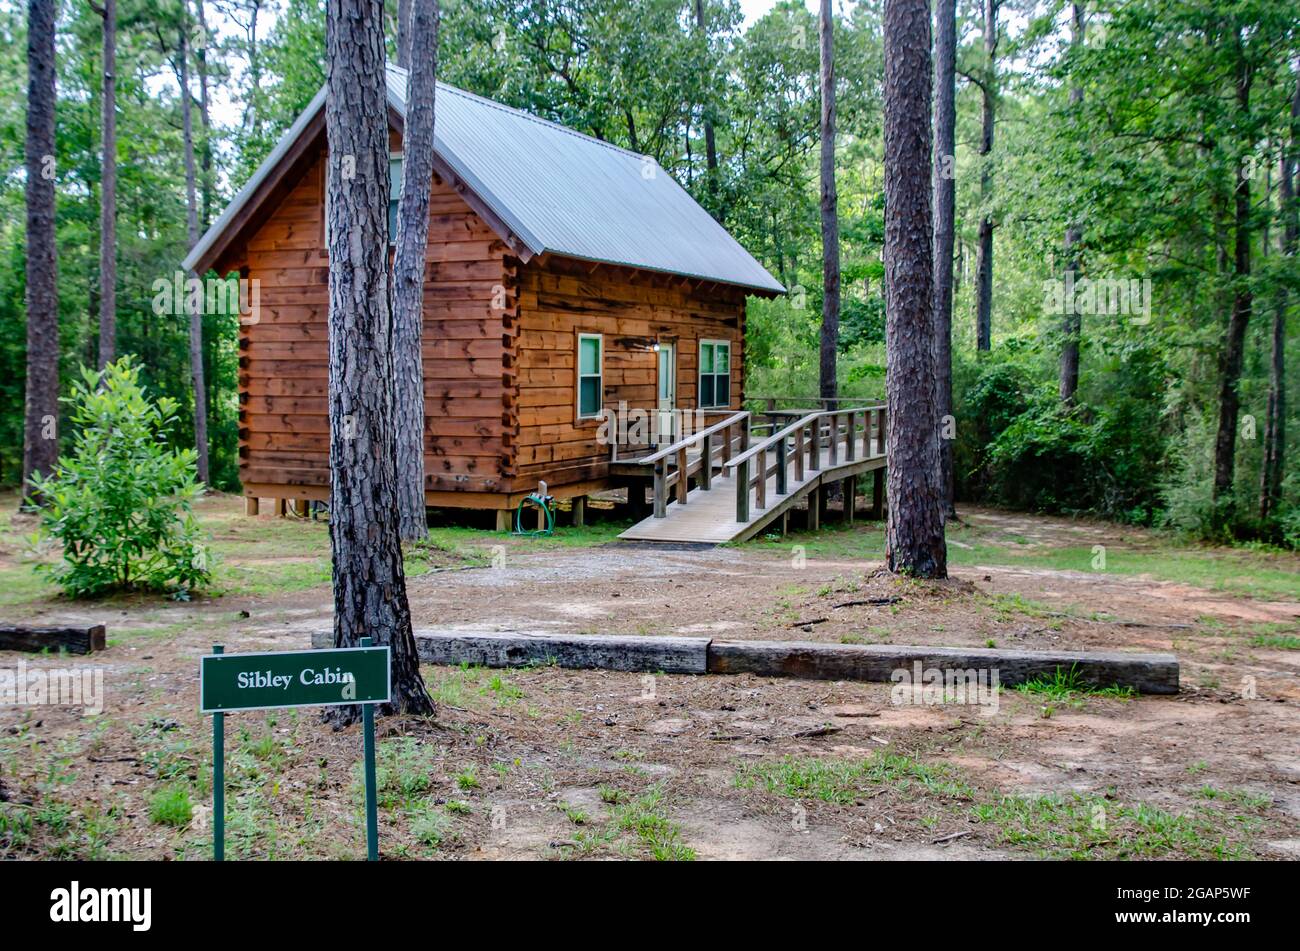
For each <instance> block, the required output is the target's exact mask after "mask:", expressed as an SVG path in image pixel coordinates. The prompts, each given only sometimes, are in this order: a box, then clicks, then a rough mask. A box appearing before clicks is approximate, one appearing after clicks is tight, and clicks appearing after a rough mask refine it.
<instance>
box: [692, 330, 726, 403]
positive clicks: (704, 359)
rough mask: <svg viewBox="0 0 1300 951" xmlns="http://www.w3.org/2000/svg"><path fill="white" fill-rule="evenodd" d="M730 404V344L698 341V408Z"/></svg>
mask: <svg viewBox="0 0 1300 951" xmlns="http://www.w3.org/2000/svg"><path fill="white" fill-rule="evenodd" d="M730 405H731V344H730V343H729V342H728V341H726V340H701V341H700V408H701V409H712V408H717V407H725V406H730Z"/></svg>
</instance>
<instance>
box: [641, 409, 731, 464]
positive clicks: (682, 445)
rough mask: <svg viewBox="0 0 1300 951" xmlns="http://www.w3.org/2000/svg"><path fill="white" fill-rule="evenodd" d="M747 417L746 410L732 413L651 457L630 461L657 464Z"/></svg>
mask: <svg viewBox="0 0 1300 951" xmlns="http://www.w3.org/2000/svg"><path fill="white" fill-rule="evenodd" d="M749 416H750V413H749V411H748V410H741V411H740V412H739V413H734V414H732V415H731V416H728V417H727V418H726V419H724V420H723V421H722V422H720V423H714V424H713V425H712V426H709V427H707V428H705V429H701V430H700V431H699V432H697V433H693V434H692V435H690V436H686V437H683V438H682V439H679V440H677V442H675V443H673V444H672V445H671V446H665V447H664V448H663V449H660V450H659V451H658V452H656V453H654V454H653V455H649V456H642V457H639V458H637V459H633V460H630V461H632V462H636V463H637V464H641V463H651V462H658V461H659V460H660V459H666V458H668V457H669V456H675V455H676V454H677V453H678V452H679V451H680V450H682V449H688V448H690V446H691V445H692V444H693V443H696V442H698V441H699V440H701V439H703V438H704V437H705V436H712V435H713V434H714V433H716V432H719V431H720V430H723V429H727V428H729V427H731V426H734V425H736V423H738V422H740V421H741V420H744V419H748V418H749Z"/></svg>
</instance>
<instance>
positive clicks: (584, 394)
mask: <svg viewBox="0 0 1300 951" xmlns="http://www.w3.org/2000/svg"><path fill="white" fill-rule="evenodd" d="M604 349H605V348H604V344H603V341H602V340H601V336H600V334H578V418H579V419H592V418H595V417H597V416H599V415H600V408H601V403H602V401H603V396H604V380H603V379H602V376H603V374H602V372H601V371H602V367H603V364H604V359H603V358H604Z"/></svg>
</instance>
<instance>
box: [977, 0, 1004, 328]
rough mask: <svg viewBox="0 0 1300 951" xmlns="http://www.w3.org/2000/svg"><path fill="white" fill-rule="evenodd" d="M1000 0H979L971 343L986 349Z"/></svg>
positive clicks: (990, 289)
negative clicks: (981, 66) (980, 74)
mask: <svg viewBox="0 0 1300 951" xmlns="http://www.w3.org/2000/svg"><path fill="white" fill-rule="evenodd" d="M1000 5H1001V0H983V6H984V55H985V57H986V59H987V68H986V72H985V74H984V83H983V86H982V91H983V94H984V97H983V109H982V113H981V122H980V149H979V154H980V161H981V167H980V204H981V205H983V206H984V214H983V216H982V217H981V218H980V233H979V247H978V250H977V252H976V262H975V281H976V313H975V345H976V348H977V349H979V350H988V349H989V348H991V347H992V345H993V213H992V212H991V211H989V208H988V205H989V201H990V200H991V199H992V196H993V169H992V168H991V167H990V162H991V158H990V156H991V154H992V152H993V124H994V119H995V116H996V108H997V104H996V101H995V99H994V96H995V94H996V92H997V57H998V7H999V6H1000Z"/></svg>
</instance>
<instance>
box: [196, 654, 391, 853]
mask: <svg viewBox="0 0 1300 951" xmlns="http://www.w3.org/2000/svg"><path fill="white" fill-rule="evenodd" d="M391 697H392V657H391V652H390V650H389V648H388V647H387V646H383V647H372V646H371V641H370V638H368V637H363V638H361V646H360V647H338V648H327V649H324V650H306V651H273V652H263V653H249V654H227V653H226V651H225V648H224V647H223V646H222V645H220V644H215V645H213V647H212V653H211V654H209V655H208V656H206V657H203V658H201V659H200V663H199V712H200V713H210V714H212V857H213V859H215V860H216V861H218V862H220V861H222V860H223V859H224V858H225V856H226V730H225V725H226V724H225V720H226V713H228V712H233V711H237V710H281V709H285V708H288V707H328V706H343V705H347V704H353V703H356V704H360V705H361V717H362V729H363V733H364V749H365V771H366V857H367V858H368V859H369V860H370V861H372V862H374V861H376V860H377V859H378V858H379V807H378V792H377V789H376V782H375V704H377V703H387V702H388V701H389V700H390V699H391Z"/></svg>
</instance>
